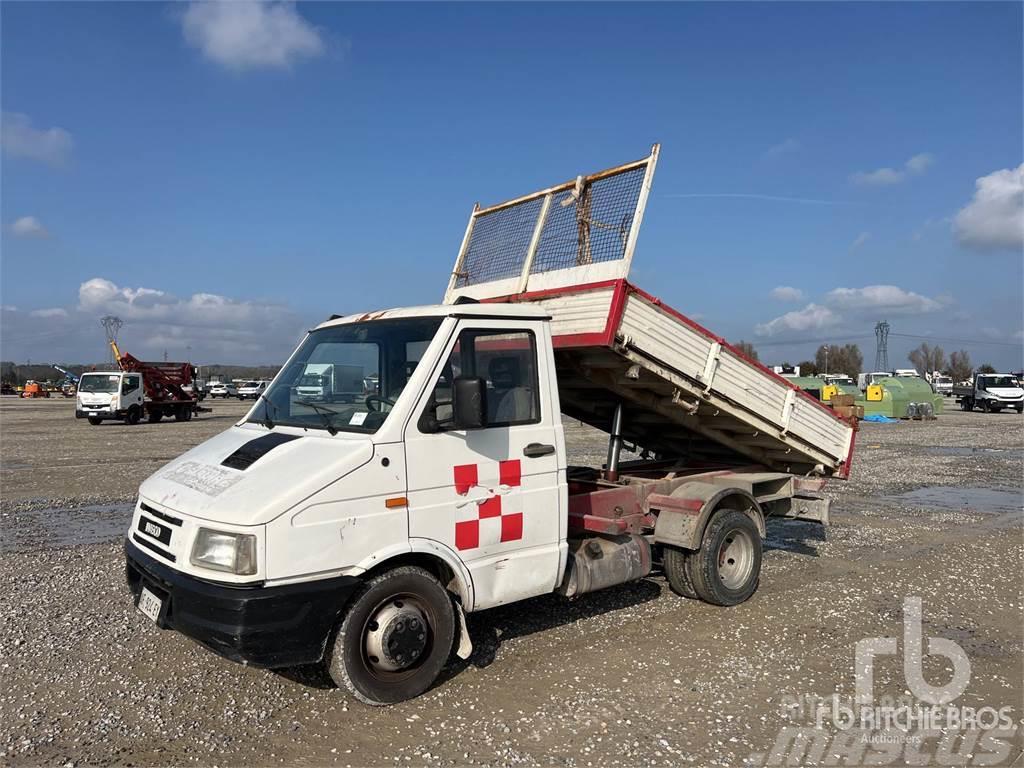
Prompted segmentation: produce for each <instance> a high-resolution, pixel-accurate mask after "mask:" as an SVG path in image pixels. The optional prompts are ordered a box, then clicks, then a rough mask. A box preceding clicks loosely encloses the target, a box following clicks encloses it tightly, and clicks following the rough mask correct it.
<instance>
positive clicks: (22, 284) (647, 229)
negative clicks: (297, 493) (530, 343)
mask: <svg viewBox="0 0 1024 768" xmlns="http://www.w3.org/2000/svg"><path fill="white" fill-rule="evenodd" d="M1022 7H1024V6H1022V5H1021V4H1020V3H984V2H970V3H928V2H921V3H908V4H897V3H884V4H881V3H880V4H875V3H866V2H865V3H828V4H809V3H800V4H787V3H718V4H704V3H673V4H669V3H659V4H650V5H642V4H638V3H632V4H628V5H626V4H617V3H600V4H583V3H574V4H539V3H535V4H514V5H513V4H501V3H480V4H468V3H460V4H442V3H416V4H400V3H387V4H343V3H327V2H320V3H300V4H297V5H296V4H291V3H260V2H233V3H222V4H217V3H205V4H203V3H176V4H161V3H155V2H146V3H95V4H93V3H86V2H82V3H73V4H72V3H45V2H34V3H12V2H6V3H2V4H0V36H2V38H0V42H2V51H0V67H2V69H0V107H2V111H3V123H2V137H0V138H2V142H0V144H2V156H0V185H2V190H0V192H2V196H0V231H2V239H0V247H2V256H0V258H2V261H0V304H2V305H3V309H2V312H0V358H2V359H5V360H16V361H19V362H24V361H26V360H29V359H31V360H33V361H35V362H46V361H52V362H64V363H77V362H84V363H88V362H92V361H96V360H102V359H104V358H105V357H106V349H105V343H104V335H103V329H102V328H101V327H100V324H99V318H101V317H102V316H104V315H108V314H113V315H117V316H118V317H120V318H122V320H123V321H124V325H123V327H122V329H121V332H120V336H119V338H120V341H121V346H122V347H123V348H124V349H126V350H128V351H130V352H132V354H134V355H136V356H137V357H142V358H151V359H152V358H157V359H159V357H160V356H161V355H163V354H164V352H165V351H166V354H167V355H168V357H169V358H170V359H183V358H186V357H190V358H191V359H192V360H193V362H196V363H215V362H216V363H252V364H256V363H279V362H281V361H282V360H283V359H284V358H285V357H286V356H287V354H288V353H289V352H290V351H291V349H292V347H293V346H294V345H295V343H296V342H297V341H298V339H299V338H300V337H301V335H302V333H303V332H304V331H305V330H306V329H307V328H309V327H311V326H312V325H314V324H316V323H317V322H319V321H321V320H323V319H325V318H326V317H327V316H329V315H330V314H333V313H338V314H348V313H351V312H356V311H364V310H371V309H379V308H383V307H391V306H401V305H409V304H424V303H436V302H438V301H440V300H441V298H442V296H443V293H444V289H445V286H446V284H447V277H448V275H449V273H450V271H451V268H452V265H453V263H454V260H455V257H456V254H457V251H458V247H459V243H460V241H461V238H462V235H463V233H464V231H465V227H466V222H467V220H468V216H469V213H470V210H471V208H472V205H473V203H474V202H477V201H479V202H481V203H483V204H489V203H494V202H498V201H501V200H505V199H509V198H512V197H516V196H519V195H521V194H524V193H526V192H529V191H532V190H534V189H539V188H542V187H545V186H549V185H551V184H554V183H558V182H561V181H564V180H566V179H569V178H573V177H575V176H577V175H578V174H585V173H590V172H593V171H596V170H599V169H601V168H605V167H609V166H612V165H617V164H619V163H622V162H626V161H628V160H632V159H636V158H640V157H643V156H644V155H646V154H647V153H648V152H649V149H650V146H651V144H652V143H653V142H655V141H657V142H660V143H661V144H662V151H661V156H660V159H659V164H658V169H657V175H656V176H655V179H654V184H653V189H652V193H651V198H650V201H649V203H648V206H647V211H646V217H645V219H644V224H643V229H642V231H641V234H640V237H639V241H638V244H637V250H636V255H635V258H634V261H633V270H632V273H631V279H632V280H633V281H634V282H635V283H636V284H637V285H639V286H640V287H641V288H644V289H645V290H647V291H649V292H651V293H654V294H656V295H657V296H659V297H660V298H661V299H662V300H664V301H665V302H666V303H668V304H669V305H671V306H673V307H675V308H676V309H678V310H679V311H681V312H683V313H685V314H688V315H690V316H691V317H693V318H695V319H697V320H698V321H699V322H701V323H703V324H704V325H706V326H707V327H709V328H711V329H712V330H714V331H715V332H717V333H719V334H720V335H722V336H724V337H726V338H728V339H730V340H733V341H737V340H740V339H744V340H748V341H751V342H752V343H753V344H754V345H755V348H756V349H757V350H758V353H759V355H760V358H761V360H762V361H764V362H768V363H781V362H783V361H788V362H797V361H798V360H801V359H805V358H808V357H813V352H814V350H815V349H816V348H817V346H818V345H819V344H821V343H830V344H831V343H840V344H841V343H847V342H856V343H859V344H860V346H861V349H862V351H863V353H864V359H865V368H866V369H869V370H870V369H871V367H872V364H873V362H874V353H875V341H874V331H873V329H874V326H875V324H876V323H877V322H878V321H880V320H886V321H888V323H889V325H890V327H891V334H890V337H889V360H890V366H891V367H893V368H895V367H902V366H903V365H904V364H906V354H907V352H908V351H909V350H910V349H911V348H913V347H915V346H917V345H918V344H919V343H920V342H921V341H922V340H929V341H930V342H932V343H938V344H940V345H941V346H942V347H943V348H944V349H945V350H946V351H947V352H949V351H952V350H955V349H966V350H968V351H969V353H970V355H971V358H972V360H973V361H974V362H975V364H979V363H982V362H989V363H991V364H993V365H995V366H996V367H997V368H1000V369H1009V368H1013V369H1018V368H1020V367H1021V366H1022V364H1024V361H1022V345H1024V259H1022V247H1024V246H1022V237H1024V165H1022V162H1024V125H1022V114H1024V104H1022V94H1024V76H1022V72H1024V60H1022V49H1024V44H1022V28H1024V18H1022Z"/></svg>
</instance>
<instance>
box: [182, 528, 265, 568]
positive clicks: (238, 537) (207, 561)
mask: <svg viewBox="0 0 1024 768" xmlns="http://www.w3.org/2000/svg"><path fill="white" fill-rule="evenodd" d="M190 560H191V562H192V565H197V566H199V567H200V568H213V569H214V570H217V571H227V572H228V573H234V574H237V575H239V576H251V575H252V574H254V573H256V537H255V536H253V535H252V534H251V533H228V532H227V531H214V530H211V529H209V528H200V529H199V533H197V534H196V542H195V544H193V545H192V557H191V558H190Z"/></svg>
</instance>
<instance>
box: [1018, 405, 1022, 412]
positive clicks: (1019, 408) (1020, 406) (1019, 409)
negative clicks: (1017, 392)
mask: <svg viewBox="0 0 1024 768" xmlns="http://www.w3.org/2000/svg"><path fill="white" fill-rule="evenodd" d="M1017 413H1024V405H1018V406H1017Z"/></svg>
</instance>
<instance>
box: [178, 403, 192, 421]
mask: <svg viewBox="0 0 1024 768" xmlns="http://www.w3.org/2000/svg"><path fill="white" fill-rule="evenodd" d="M191 418H192V406H190V405H179V406H178V407H177V409H176V410H175V411H174V420H175V421H188V420H189V419H191Z"/></svg>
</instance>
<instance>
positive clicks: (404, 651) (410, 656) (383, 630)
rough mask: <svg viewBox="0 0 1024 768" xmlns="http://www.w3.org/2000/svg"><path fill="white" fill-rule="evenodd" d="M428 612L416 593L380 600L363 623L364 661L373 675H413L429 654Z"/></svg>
mask: <svg viewBox="0 0 1024 768" xmlns="http://www.w3.org/2000/svg"><path fill="white" fill-rule="evenodd" d="M432 626H433V624H432V622H431V620H430V611H429V610H428V608H427V607H426V606H425V605H424V604H423V602H422V601H420V600H419V599H418V598H417V597H416V596H415V595H410V594H400V595H394V596H392V597H389V598H388V599H387V600H384V601H382V602H381V603H380V604H379V605H378V606H377V607H376V608H375V609H374V610H373V611H371V612H370V615H369V618H368V619H367V621H366V624H365V625H364V626H363V644H362V650H363V654H362V656H363V664H364V665H365V667H366V669H367V671H369V672H370V673H371V674H373V675H374V676H375V677H378V678H380V679H385V680H397V679H400V678H403V677H407V676H409V675H411V674H413V673H414V672H415V671H416V669H418V668H419V667H420V666H421V665H422V663H423V661H424V660H425V659H426V658H427V657H428V656H430V649H431V645H432V642H433V631H432Z"/></svg>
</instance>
